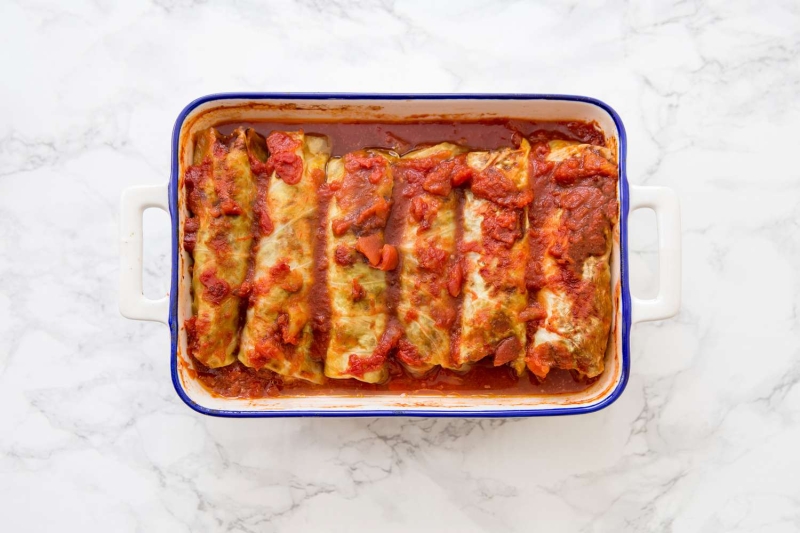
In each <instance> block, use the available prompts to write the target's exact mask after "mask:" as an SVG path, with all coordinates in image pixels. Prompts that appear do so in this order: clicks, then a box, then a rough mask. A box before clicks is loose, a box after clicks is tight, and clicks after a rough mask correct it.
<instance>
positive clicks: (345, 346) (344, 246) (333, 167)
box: [325, 150, 399, 383]
mask: <svg viewBox="0 0 800 533" xmlns="http://www.w3.org/2000/svg"><path fill="white" fill-rule="evenodd" d="M395 160H396V156H395V155H394V154H393V153H391V152H386V151H381V150H359V151H356V152H351V153H348V154H347V155H345V156H344V157H342V158H334V159H331V161H330V162H329V163H328V171H327V183H328V187H329V188H330V190H331V192H332V197H331V200H330V206H329V211H328V220H327V245H326V246H327V259H328V272H327V273H328V278H327V280H328V289H329V292H330V301H331V323H330V342H329V344H328V351H327V356H326V359H325V375H326V376H328V377H330V378H336V379H342V378H355V379H358V380H361V381H365V382H367V383H379V382H382V381H385V380H386V378H387V377H388V370H387V367H386V357H387V355H388V353H389V351H390V350H391V349H392V348H393V347H394V346H395V345H396V344H397V341H398V339H399V331H398V330H397V329H395V328H388V327H387V325H388V307H387V300H386V285H387V284H386V271H388V270H392V269H394V268H396V267H397V263H398V256H397V250H396V249H395V247H394V246H392V245H390V244H386V243H385V242H384V230H385V228H386V222H387V220H388V217H389V211H390V208H391V205H392V188H393V178H392V163H394V161H395Z"/></svg>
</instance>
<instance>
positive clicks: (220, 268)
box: [183, 128, 256, 368]
mask: <svg viewBox="0 0 800 533" xmlns="http://www.w3.org/2000/svg"><path fill="white" fill-rule="evenodd" d="M252 140H253V135H252V133H251V134H250V135H248V134H247V133H246V132H245V130H244V129H242V128H239V129H237V130H235V131H234V132H233V133H232V134H230V135H228V136H224V135H220V133H219V132H218V131H217V130H215V129H213V128H212V129H209V130H206V131H204V132H203V133H202V134H201V135H200V136H198V138H197V141H196V146H195V151H194V164H193V165H192V166H190V167H189V168H188V169H187V170H186V174H185V176H184V186H185V187H186V198H187V203H188V206H189V210H190V211H191V212H192V213H193V215H194V216H192V217H191V218H187V219H186V222H185V225H184V237H183V242H184V247H185V248H186V249H187V250H189V251H190V252H191V253H192V257H193V258H194V268H193V271H192V293H193V295H194V299H193V300H192V314H193V316H192V318H191V319H189V320H188V321H187V322H186V329H187V332H188V336H189V347H190V348H189V349H190V350H191V352H192V355H193V356H194V357H196V358H197V360H199V361H200V362H201V363H203V364H204V365H206V366H208V367H211V368H215V367H220V366H225V365H229V364H231V363H232V362H233V361H234V360H235V359H236V352H237V349H238V347H239V321H240V317H241V305H240V304H241V302H242V299H243V298H244V297H245V294H244V291H242V288H243V283H244V281H245V276H246V274H247V268H248V264H249V257H250V249H251V245H252V242H253V232H252V225H253V224H252V222H253V204H254V202H255V200H256V183H255V179H254V177H253V172H252V170H251V168H250V156H249V154H250V153H252V152H251V150H249V149H248V147H249V145H250V142H249V141H252Z"/></svg>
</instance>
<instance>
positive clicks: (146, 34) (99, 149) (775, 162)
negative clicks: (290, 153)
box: [0, 0, 800, 532]
mask: <svg viewBox="0 0 800 533" xmlns="http://www.w3.org/2000/svg"><path fill="white" fill-rule="evenodd" d="M0 34H1V35H3V51H2V53H0V72H2V73H3V74H2V83H0V97H1V98H0V110H1V111H2V113H0V524H2V525H1V526H0V529H2V530H3V531H14V532H16V531H53V530H59V531H81V532H86V531H115V532H117V531H119V532H125V531H147V532H156V531H170V532H172V531H236V532H244V531H361V530H370V531H398V532H399V531H403V532H405V531H459V532H473V531H525V532H528V531H534V530H537V531H578V530H580V531H615V532H621V531H681V532H683V531H687V532H694V531H698V532H729V531H733V532H745V531H770V532H772V531H774V532H783V531H786V532H788V531H797V530H798V529H800V453H798V450H800V386H798V380H800V327H798V326H799V323H798V305H800V287H799V286H798V282H800V274H798V272H800V228H799V227H798V221H799V220H800V171H798V166H797V162H796V160H797V153H798V148H797V146H798V134H797V132H798V125H799V124H800V105H799V104H798V102H800V55H799V54H800V8H799V7H798V4H797V3H796V2H792V1H783V2H746V1H742V0H736V1H726V2H723V1H716V2H709V3H704V2H693V1H680V2H676V3H674V4H667V3H662V4H658V5H657V4H655V3H650V2H647V3H644V2H642V3H638V2H623V1H611V2H595V1H592V2H577V1H575V2H571V3H565V4H558V5H557V3H555V2H542V3H538V4H537V3H524V2H513V3H512V2H490V1H482V2H479V1H469V2H467V1H459V2H453V3H450V4H447V5H445V3H437V5H436V6H433V2H429V1H420V2H390V1H384V2H371V1H367V0H363V1H345V0H336V1H334V0H331V1H324V0H308V1H301V2H296V3H294V4H289V3H272V4H270V5H267V6H264V5H258V4H257V3H255V2H251V1H245V0H242V1H239V2H231V3H230V4H229V5H222V4H221V3H214V4H213V5H209V4H208V3H205V2H193V1H191V0H155V1H152V2H142V1H136V2H134V1H131V2H111V1H109V0H94V1H75V2H44V1H36V0H34V1H26V2H14V1H12V2H8V1H6V2H3V3H2V5H0ZM227 90H248V91H259V90H263V91H315V90H322V91H384V92H390V91H395V92H402V91H408V92H458V91H462V92H468V91H494V92H517V91H519V92H557V93H576V94H588V95H592V96H595V97H598V98H601V99H603V100H605V101H607V102H609V103H610V104H611V105H613V106H614V107H615V108H616V109H617V110H618V111H619V113H620V114H621V116H622V117H623V119H624V121H625V124H626V126H627V130H628V134H629V140H630V145H629V146H630V162H629V170H630V179H631V181H632V182H633V183H647V184H658V185H667V186H670V187H673V188H674V189H676V190H677V191H678V193H679V194H680V197H681V200H682V204H683V205H682V207H683V225H684V235H683V247H684V288H685V290H684V295H683V309H682V312H681V313H680V315H679V316H678V317H677V318H676V319H673V320H669V321H665V322H663V323H655V324H645V325H639V326H637V327H636V328H635V329H634V331H633V336H632V353H633V371H632V375H631V380H630V384H629V386H628V389H627V391H626V392H625V394H624V395H623V396H622V398H621V399H620V400H619V401H618V402H617V403H616V404H615V405H613V406H612V407H610V408H609V409H607V410H605V411H602V412H600V413H597V414H593V415H587V416H581V417H571V418H550V419H529V420H508V421H506V420H497V421H488V420H484V421H476V420H433V419H422V420H410V419H384V420H347V419H344V420H252V421H246V420H222V419H212V418H204V417H202V416H200V415H197V414H195V413H194V412H192V411H191V410H189V409H188V408H187V407H185V406H184V405H183V404H182V403H181V401H180V400H179V399H178V397H177V396H176V395H175V393H174V391H173V389H172V384H171V382H170V378H169V364H168V343H169V338H168V332H167V328H166V327H164V326H163V325H159V324H154V323H137V322H132V321H128V320H125V319H123V318H122V317H121V316H120V315H119V313H118V310H117V279H118V221H119V213H118V204H119V197H120V193H121V191H122V190H123V189H124V188H125V187H128V186H131V185H135V184H148V183H161V182H163V181H165V180H166V179H167V177H168V171H169V157H170V152H169V149H170V146H169V141H170V130H171V128H172V124H173V121H174V119H175V117H176V116H177V114H178V112H179V111H180V109H181V108H182V107H183V106H184V105H185V104H186V103H187V102H189V101H190V100H191V99H193V98H195V97H197V96H200V95H203V94H206V93H211V92H218V91H227ZM653 224H654V219H653V217H652V216H646V215H644V214H641V213H640V214H637V215H636V216H635V217H634V225H635V226H637V225H638V226H637V227H636V228H634V234H633V242H634V246H635V248H636V250H637V252H636V254H634V256H633V259H632V260H633V276H634V280H633V283H634V288H635V290H636V292H637V293H638V294H640V295H648V293H650V294H652V292H653V290H654V287H655V286H656V285H655V283H656V282H655V281H654V270H655V269H654V266H655V265H656V261H655V259H654V254H653V249H654V248H653V246H654V242H655V237H654V235H655V231H654V227H653ZM146 230H147V233H148V235H147V240H148V248H147V272H146V280H145V285H146V289H147V292H148V295H150V296H155V295H159V294H164V293H165V292H166V290H167V286H168V277H169V265H168V260H167V252H168V243H167V232H168V228H167V217H166V215H164V214H163V213H154V214H150V213H148V215H147V217H146Z"/></svg>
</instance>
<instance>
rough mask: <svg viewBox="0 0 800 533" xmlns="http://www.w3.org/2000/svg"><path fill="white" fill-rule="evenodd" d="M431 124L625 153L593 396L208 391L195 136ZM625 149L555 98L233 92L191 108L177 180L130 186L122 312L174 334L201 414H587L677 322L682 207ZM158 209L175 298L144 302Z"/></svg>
mask: <svg viewBox="0 0 800 533" xmlns="http://www.w3.org/2000/svg"><path fill="white" fill-rule="evenodd" d="M420 116H424V117H425V118H426V119H430V120H434V119H435V120H486V119H493V118H516V119H527V120H574V121H587V122H591V121H594V122H596V123H597V124H598V126H599V127H600V128H601V129H602V130H603V132H604V134H605V135H606V138H607V139H610V140H611V146H615V147H616V150H617V160H618V165H619V178H620V179H619V186H618V195H619V209H620V216H619V222H618V224H617V226H616V227H615V228H614V245H613V250H612V258H611V263H612V264H611V267H612V287H613V290H612V298H613V309H614V317H613V327H612V331H611V336H610V338H609V344H608V349H607V352H606V360H605V371H604V372H603V374H602V375H601V377H600V379H598V380H597V381H596V382H594V383H593V384H592V385H591V386H590V387H589V388H587V389H585V390H583V391H580V392H575V393H567V394H558V395H540V396H520V395H516V396H507V395H441V394H437V395H434V394H399V393H386V394H371V395H306V396H302V395H287V396H281V397H277V398H259V399H240V398H225V397H220V396H217V395H214V394H212V393H210V392H209V391H208V390H206V389H205V388H204V387H203V386H202V385H201V384H200V382H199V381H198V380H197V378H196V373H195V372H194V371H193V369H192V363H191V360H190V359H189V357H188V356H187V350H186V332H185V329H184V320H185V319H187V318H189V317H190V316H191V294H190V288H189V286H190V275H189V270H188V268H189V262H190V260H189V258H188V257H187V255H186V252H185V251H184V250H183V248H182V247H181V246H180V242H181V239H180V235H181V231H182V227H183V226H182V224H183V220H184V218H185V217H186V210H185V207H184V205H185V202H183V198H182V194H183V192H182V190H181V188H180V187H179V181H180V180H179V177H180V175H181V173H182V172H183V169H184V168H185V167H186V166H187V164H188V163H187V162H188V161H191V156H192V150H193V146H192V142H190V141H191V139H192V138H193V134H194V133H195V132H197V131H199V130H201V129H204V128H207V127H210V126H214V125H217V124H221V123H230V122H258V121H270V122H293V123H297V122H300V123H302V122H314V121H320V120H326V121H330V120H339V121H343V122H344V121H368V120H374V121H377V120H381V121H402V120H404V119H409V118H412V117H413V118H415V119H417V118H418V117H420ZM626 150H627V140H626V137H625V129H624V127H623V125H622V121H621V120H620V118H619V116H618V115H617V113H616V112H615V111H614V110H613V109H612V108H611V107H609V106H608V105H607V104H605V103H603V102H601V101H599V100H596V99H593V98H587V97H582V96H563V95H546V94H349V93H348V94H324V93H308V94H273V93H230V94H214V95H209V96H204V97H202V98H199V99H197V100H195V101H194V102H192V103H190V104H189V105H188V106H186V107H185V108H184V109H183V111H182V112H181V113H180V115H179V116H178V119H177V121H176V122H175V128H174V131H173V136H172V170H171V177H170V180H169V182H168V183H167V184H164V185H159V186H146V187H133V188H130V189H127V190H126V191H125V192H124V193H123V196H122V210H121V218H120V220H121V280H120V281H121V287H120V311H121V312H122V314H123V315H124V316H126V317H128V318H132V319H137V320H154V321H160V322H165V323H167V324H168V325H169V327H170V332H171V337H170V338H171V368H172V380H173V383H174V385H175V390H176V391H177V393H178V395H179V396H180V397H181V399H183V401H184V402H186V404H187V405H189V406H190V407H191V408H192V409H195V410H196V411H198V412H200V413H203V414H207V415H213V416H228V417H287V416H441V417H445V416H446V417H519V416H550V415H566V414H580V413H589V412H593V411H597V410H599V409H602V408H604V407H606V406H608V405H610V404H611V403H613V402H614V401H615V400H616V399H617V398H618V397H619V396H620V394H622V392H623V390H624V389H625V385H626V382H627V379H628V374H629V371H630V353H629V352H630V331H631V327H632V325H633V324H634V323H636V322H642V321H648V320H659V319H664V318H668V317H670V316H672V315H674V314H675V313H676V312H677V311H678V308H679V306H680V282H681V274H680V208H679V205H678V199H677V197H676V195H675V194H674V192H673V191H672V190H670V189H666V188H663V187H637V186H631V185H629V184H628V181H627V177H626V172H625V158H626ZM151 207H157V208H161V209H164V210H165V211H168V212H169V213H170V218H171V223H172V280H171V289H170V294H169V296H167V297H164V298H162V299H160V300H150V299H147V298H145V297H144V295H143V293H142V213H143V212H144V210H145V209H147V208H151ZM639 208H651V209H653V210H654V211H655V213H656V216H657V221H658V231H659V271H660V289H659V293H658V296H657V297H656V298H654V299H650V300H641V299H638V298H635V297H632V296H631V294H630V286H629V282H628V278H629V276H628V268H629V267H628V215H629V214H630V213H631V212H632V211H634V210H636V209H639Z"/></svg>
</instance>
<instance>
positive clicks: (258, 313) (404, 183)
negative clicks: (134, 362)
mask: <svg viewBox="0 0 800 533" xmlns="http://www.w3.org/2000/svg"><path fill="white" fill-rule="evenodd" d="M330 154H331V145H330V141H329V139H328V138H327V137H325V136H318V135H311V134H304V132H303V131H275V132H272V133H271V134H270V135H269V136H268V137H267V138H266V139H265V138H263V137H262V136H260V135H259V134H257V133H256V132H255V131H254V130H252V129H244V128H239V129H236V130H235V131H233V133H231V134H230V135H222V134H221V133H219V132H218V131H217V130H216V129H213V128H211V129H208V130H205V131H203V132H202V133H200V134H199V135H198V136H197V137H196V139H195V150H194V156H193V164H192V165H191V166H189V167H188V168H187V169H186V171H185V174H184V181H183V183H184V187H185V189H184V191H185V195H184V197H185V198H186V202H187V207H188V211H189V215H190V216H189V217H187V218H186V219H185V223H184V227H183V242H184V247H185V248H186V250H187V251H189V252H190V253H191V256H192V259H193V270H192V293H193V304H192V311H193V316H192V318H190V319H189V320H187V321H186V329H187V333H188V339H189V350H190V353H191V354H192V355H193V356H194V357H195V358H196V359H197V360H199V361H200V362H201V363H203V364H204V365H206V366H208V367H212V368H216V367H221V366H225V365H229V364H231V363H232V362H234V361H235V360H236V359H237V358H238V360H239V361H241V362H242V363H243V364H244V365H246V366H248V367H253V368H259V369H260V368H267V369H270V370H272V371H274V372H276V373H277V374H280V375H282V376H285V377H286V378H288V379H302V380H306V381H309V382H313V383H322V382H324V380H325V377H328V378H335V379H343V378H355V379H358V380H361V381H364V382H369V383H380V382H383V381H385V380H386V379H387V378H388V374H389V373H388V360H389V358H390V357H394V358H395V359H396V360H397V361H399V362H400V363H401V364H402V365H403V366H404V367H405V368H406V369H407V370H408V371H410V372H411V373H412V374H413V375H416V376H421V375H423V374H425V373H426V372H428V371H429V370H431V369H432V368H434V367H437V366H440V367H443V368H448V369H453V370H456V371H458V370H468V369H469V368H470V365H471V364H472V363H474V362H476V361H479V360H481V359H484V358H486V357H493V363H494V364H495V365H510V366H511V367H513V368H514V369H515V370H516V372H517V373H518V374H522V373H524V372H525V370H526V368H527V369H530V371H532V372H533V373H534V374H536V375H537V376H539V377H540V378H544V377H545V376H547V374H548V371H549V370H550V368H564V369H572V370H576V371H578V372H579V373H580V374H582V375H585V376H589V377H592V376H596V375H598V374H600V373H601V372H602V370H603V359H604V353H605V348H606V343H607V339H608V333H609V328H610V321H611V295H610V275H609V255H610V250H611V240H612V227H613V224H614V222H615V220H616V216H617V215H616V213H617V205H616V179H617V170H616V163H615V159H614V157H615V155H614V153H613V152H612V151H611V150H609V149H607V148H604V147H600V146H594V145H589V144H579V143H575V142H567V141H550V142H541V143H536V144H534V145H533V147H532V146H531V144H530V143H529V142H528V141H527V140H522V141H521V143H520V145H519V146H517V147H508V148H502V149H499V150H492V151H468V150H467V149H465V148H463V147H461V146H458V145H455V144H450V143H441V144H437V145H435V146H428V147H424V148H421V149H417V150H414V151H412V152H410V153H407V154H405V155H403V156H402V157H400V156H398V155H397V154H396V153H394V152H391V151H387V150H378V149H365V150H359V151H355V152H351V153H348V154H346V155H344V156H343V157H334V158H331V157H330ZM321 206H322V207H321ZM325 206H327V208H325ZM390 220H391V221H392V222H390ZM387 224H390V225H394V229H393V230H392V235H393V237H392V238H391V239H387V237H388V236H387V234H386V230H387ZM387 240H392V242H387ZM323 242H324V248H320V249H321V250H322V251H317V252H316V253H315V246H317V243H320V245H321V243H323ZM319 302H325V304H324V305H321V304H320V303H319ZM315 337H316V339H315ZM320 346H322V348H320Z"/></svg>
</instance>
